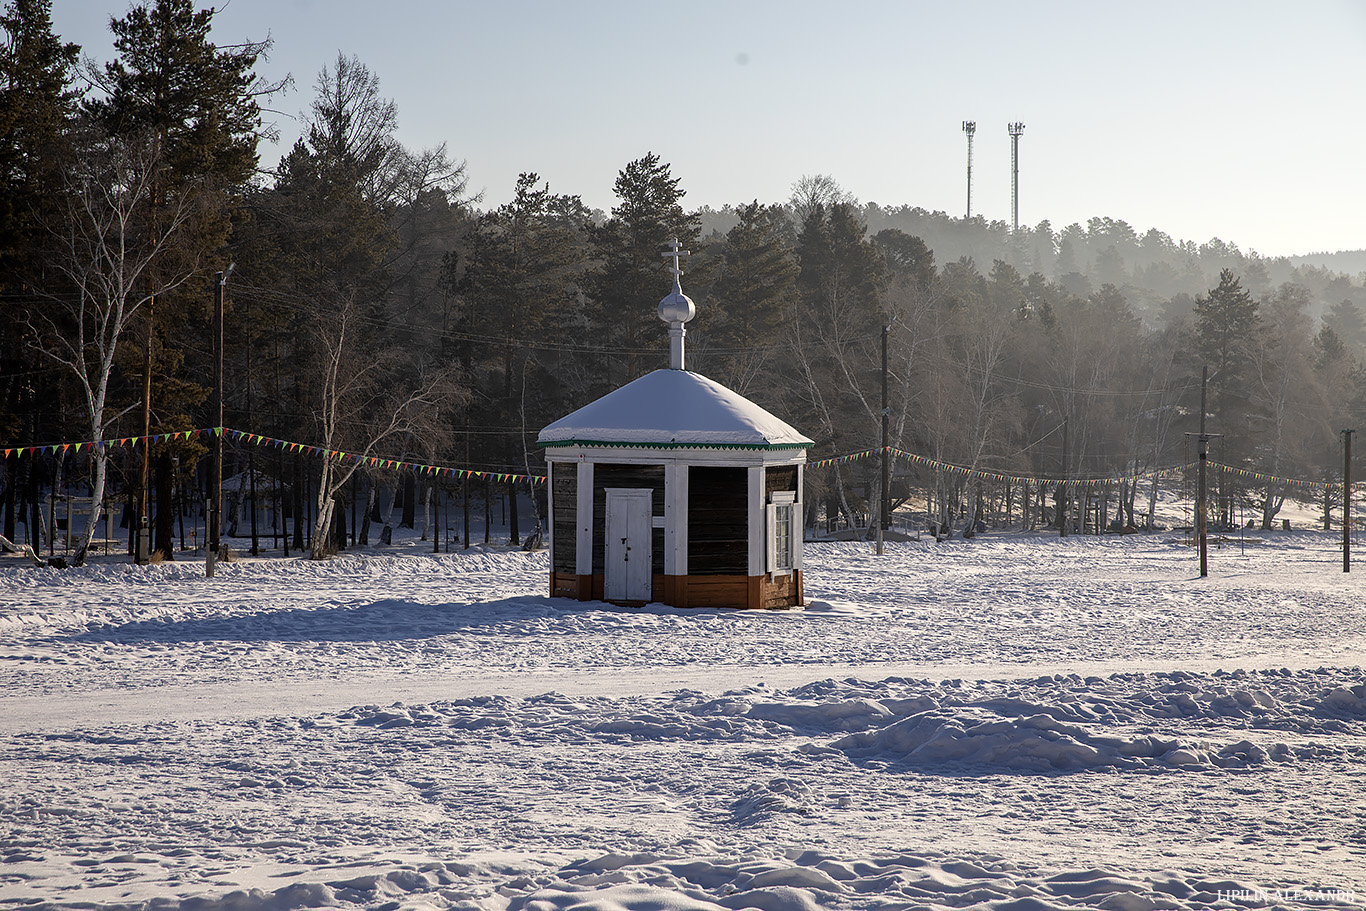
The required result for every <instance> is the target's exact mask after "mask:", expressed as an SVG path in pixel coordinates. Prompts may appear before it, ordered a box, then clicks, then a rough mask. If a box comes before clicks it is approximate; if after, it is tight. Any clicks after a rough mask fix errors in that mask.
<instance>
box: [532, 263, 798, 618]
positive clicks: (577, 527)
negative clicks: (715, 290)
mask: <svg viewBox="0 0 1366 911" xmlns="http://www.w3.org/2000/svg"><path fill="white" fill-rule="evenodd" d="M663 255H664V256H665V257H666V258H669V259H672V260H673V264H672V267H671V269H670V271H672V272H673V276H674V286H673V291H672V292H670V293H669V294H668V295H666V296H665V297H664V299H663V300H661V301H660V302H659V310H658V312H659V318H660V319H661V320H663V321H664V322H665V323H667V324H668V326H669V369H667V370H656V371H654V372H653V373H649V374H646V375H645V376H642V377H639V378H638V379H635V380H633V381H631V382H630V383H627V384H626V385H625V386H622V387H621V388H619V389H617V390H615V391H613V392H610V393H608V394H607V395H605V396H603V397H602V398H600V399H598V400H597V401H595V402H592V403H590V404H588V405H585V406H584V407H582V408H580V409H579V410H578V411H575V412H573V413H572V414H570V415H567V416H566V417H563V418H561V419H560V420H558V421H555V422H554V423H553V424H550V425H549V426H547V427H546V428H545V429H544V430H542V431H541V433H540V436H539V438H538V440H537V445H539V446H540V447H541V448H542V449H544V451H545V459H546V464H547V467H548V469H549V501H550V503H549V506H550V509H549V511H550V523H549V524H550V561H551V562H550V594H551V596H552V597H565V598H576V599H578V600H580V601H590V600H604V601H609V602H612V603H614V604H623V605H641V604H646V603H648V602H660V603H663V604H669V605H673V606H675V607H737V608H750V607H767V608H778V607H792V606H794V605H800V604H803V603H804V601H803V595H802V531H803V523H802V470H803V467H804V465H805V463H806V450H807V448H809V447H810V446H811V445H812V441H811V440H809V439H807V438H806V437H805V436H803V435H802V434H800V433H798V432H797V431H796V430H794V429H793V428H792V427H791V426H790V425H788V424H787V423H785V422H784V421H782V420H780V419H779V418H777V417H774V416H773V415H772V414H770V413H769V412H768V411H765V410H764V409H763V408H761V407H759V406H758V405H756V404H754V403H753V402H751V401H749V400H748V399H746V398H745V397H744V396H742V395H740V394H739V393H737V392H734V391H732V390H730V389H727V388H726V387H725V386H722V385H721V384H720V383H717V382H714V381H713V380H710V379H708V378H706V377H705V376H702V375H701V374H698V373H692V372H690V371H688V370H687V369H685V367H684V339H685V337H686V335H687V329H686V328H685V326H684V324H685V323H686V322H687V321H688V320H690V319H692V318H693V316H694V315H695V314H696V312H697V311H696V307H695V306H694V304H693V302H692V300H691V299H690V298H689V297H688V296H687V295H685V294H684V293H683V286H682V274H683V271H682V269H680V268H679V259H680V257H684V256H687V255H688V252H687V251H686V250H680V249H679V247H678V241H677V240H675V241H674V242H673V244H672V249H671V250H669V251H668V252H666V253H664V254H663Z"/></svg>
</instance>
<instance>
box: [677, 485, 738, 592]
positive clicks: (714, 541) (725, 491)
mask: <svg viewBox="0 0 1366 911" xmlns="http://www.w3.org/2000/svg"><path fill="white" fill-rule="evenodd" d="M748 471H749V470H748V469H746V468H733V467H714V466H706V465H691V466H689V468H688V575H689V576H739V577H741V578H742V579H743V578H744V577H745V576H746V575H747V574H748V572H749V520H750V516H749V504H748V497H749V486H748V485H749V474H748Z"/></svg>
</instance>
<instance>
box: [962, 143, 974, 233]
mask: <svg viewBox="0 0 1366 911" xmlns="http://www.w3.org/2000/svg"><path fill="white" fill-rule="evenodd" d="M963 132H964V133H967V134H968V218H971V217H972V134H973V133H976V132H977V121H975V120H964V121H963Z"/></svg>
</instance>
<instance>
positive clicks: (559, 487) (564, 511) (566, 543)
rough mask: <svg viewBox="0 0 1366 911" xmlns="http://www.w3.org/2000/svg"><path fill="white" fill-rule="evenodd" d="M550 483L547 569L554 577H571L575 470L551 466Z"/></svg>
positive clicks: (575, 523) (574, 467) (567, 465)
mask: <svg viewBox="0 0 1366 911" xmlns="http://www.w3.org/2000/svg"><path fill="white" fill-rule="evenodd" d="M550 483H551V485H552V486H553V487H554V498H555V515H554V517H553V519H552V521H553V522H554V532H553V533H552V535H551V550H552V553H551V554H550V569H551V571H552V572H557V573H575V572H577V571H578V567H577V564H576V560H577V559H578V551H577V548H578V541H579V528H578V525H579V523H578V520H577V515H578V508H579V466H578V465H577V464H575V463H573V462H551V463H550Z"/></svg>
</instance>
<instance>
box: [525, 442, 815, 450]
mask: <svg viewBox="0 0 1366 911" xmlns="http://www.w3.org/2000/svg"><path fill="white" fill-rule="evenodd" d="M536 445H537V446H538V447H540V448H541V449H550V448H552V447H557V446H602V447H604V448H607V449H760V450H774V449H810V448H811V447H812V446H814V445H816V444H815V443H812V442H806V443H621V442H608V441H606V440H538V441H537V442H536Z"/></svg>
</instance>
